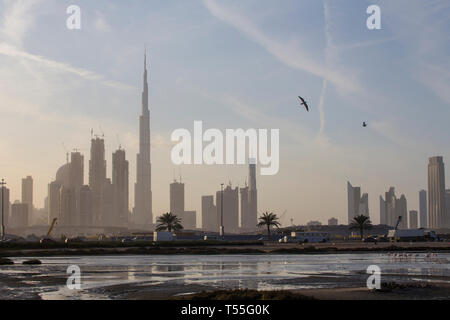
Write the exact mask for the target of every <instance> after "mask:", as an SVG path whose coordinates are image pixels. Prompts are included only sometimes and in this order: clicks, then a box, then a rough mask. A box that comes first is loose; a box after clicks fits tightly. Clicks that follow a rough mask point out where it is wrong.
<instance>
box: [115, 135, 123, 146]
mask: <svg viewBox="0 0 450 320" xmlns="http://www.w3.org/2000/svg"><path fill="white" fill-rule="evenodd" d="M116 137H117V143H118V144H119V150H121V149H122V144H121V143H120V138H119V134H118V133H116Z"/></svg>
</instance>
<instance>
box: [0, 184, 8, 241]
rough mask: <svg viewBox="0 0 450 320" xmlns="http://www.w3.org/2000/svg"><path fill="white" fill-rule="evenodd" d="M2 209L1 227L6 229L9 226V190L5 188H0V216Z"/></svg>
mask: <svg viewBox="0 0 450 320" xmlns="http://www.w3.org/2000/svg"><path fill="white" fill-rule="evenodd" d="M2 192H3V195H2ZM2 207H3V225H4V226H5V227H7V226H8V224H9V189H8V188H7V187H5V186H0V215H1V212H2V211H1V210H2ZM1 222H2V221H0V223H1ZM5 234H6V233H5Z"/></svg>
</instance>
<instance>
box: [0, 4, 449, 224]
mask: <svg viewBox="0 0 450 320" xmlns="http://www.w3.org/2000/svg"><path fill="white" fill-rule="evenodd" d="M372 4H376V5H378V6H379V7H380V9H381V26H382V28H381V30H369V29H368V28H367V26H366V20H367V18H368V17H369V15H368V14H367V13H366V9H367V7H368V6H369V5H372ZM69 5H78V6H79V7H80V9H81V29H80V30H69V29H68V28H67V27H66V20H67V18H68V17H69V14H67V13H66V9H67V7H68V6H69ZM449 30H450V3H449V2H448V1H446V0H428V1H425V0H395V1H392V0H370V1H363V0H351V1H348V0H323V1H322V0H321V1H319V0H301V1H300V0H282V1H277V2H275V1H270V0H245V1H242V0H240V1H237V0H228V1H219V0H191V1H183V0H173V1H163V0H150V1H149V0H133V1H126V2H125V1H118V0H116V1H113V0H97V1H88V0H78V1H77V0H71V1H65V0H0V137H1V138H0V176H1V177H3V178H5V180H6V182H7V183H8V187H9V188H10V189H11V201H14V200H16V199H20V195H21V179H22V178H23V177H25V176H27V175H31V176H33V178H34V187H35V192H34V197H35V205H36V206H37V207H43V205H44V198H45V196H46V193H47V184H48V183H49V182H50V181H52V180H53V179H54V178H55V174H56V171H57V169H58V168H59V167H60V166H61V165H63V164H64V163H65V158H66V152H67V151H66V150H68V151H69V152H70V151H72V150H74V149H78V150H79V151H80V152H82V153H83V154H84V156H85V183H87V181H88V170H87V168H88V160H89V148H90V132H91V129H93V130H94V132H95V133H97V134H100V135H101V134H104V135H105V143H106V154H107V162H108V164H107V165H108V177H111V154H112V153H113V152H114V151H115V150H116V149H117V148H118V147H119V145H121V146H122V147H123V148H124V149H125V150H126V153H127V159H128V160H129V161H130V191H131V193H130V203H133V201H132V199H133V191H134V182H135V180H136V153H137V151H138V145H139V141H138V117H139V113H140V110H141V101H140V100H141V91H142V74H143V54H144V47H146V48H147V55H148V63H149V67H148V68H149V86H150V88H149V91H150V97H149V101H150V113H151V130H152V131H151V132H152V133H151V140H152V146H151V153H152V154H151V161H152V190H153V214H154V216H157V215H160V214H161V213H164V212H167V211H168V210H169V184H170V183H171V182H172V181H173V179H174V176H176V177H178V176H179V175H180V174H181V176H182V181H183V182H184V183H185V184H186V186H185V192H186V209H187V210H197V218H198V220H201V219H200V212H201V196H202V195H212V194H215V192H216V191H217V190H219V189H220V184H221V183H226V184H227V183H229V182H231V183H232V184H233V186H237V185H239V186H243V185H244V183H245V181H246V176H247V171H248V169H247V167H246V166H244V165H222V166H221V165H213V166H206V165H197V166H195V165H182V166H180V167H178V166H174V165H173V164H172V162H171V159H170V152H171V148H172V147H173V145H174V143H173V142H171V140H170V136H171V133H172V132H173V131H174V130H175V129H178V128H186V129H188V130H190V131H192V130H193V124H194V121H196V120H201V121H203V126H204V127H205V128H218V129H220V130H225V129H237V128H243V129H248V128H256V129H280V170H279V172H278V174H276V175H273V176H259V175H258V176H257V185H258V200H259V203H258V210H259V211H260V212H264V211H274V212H276V213H278V214H279V215H281V214H282V213H283V212H285V211H286V214H285V215H284V216H283V219H282V223H283V224H285V225H286V224H289V223H290V219H291V218H293V219H294V223H296V224H304V223H306V222H308V221H310V220H319V221H321V222H322V223H326V222H327V220H328V219H329V218H331V217H336V218H338V219H339V221H340V222H344V223H346V221H347V181H350V182H351V183H352V184H353V185H354V186H361V188H362V192H368V193H369V207H370V215H371V218H372V221H373V222H374V223H378V222H379V200H378V198H379V196H380V195H381V194H384V192H386V191H387V190H388V189H389V187H390V186H395V187H396V191H397V196H400V195H401V194H405V196H406V197H407V200H408V210H414V209H418V192H419V190H421V189H426V188H427V163H428V158H429V157H431V156H436V155H441V156H443V157H444V162H445V163H446V164H450V144H449V141H450V126H449V125H448V124H449V120H450V108H449V105H450V32H449ZM298 95H301V96H303V97H305V98H306V99H307V100H308V102H309V104H310V107H311V111H310V112H309V113H307V112H305V110H303V109H301V108H300V107H299V104H298V101H297V96H298ZM363 121H367V122H368V124H369V126H368V127H367V128H363V127H362V122H363ZM258 171H259V170H258ZM448 177H449V175H447V185H448V184H449V179H448Z"/></svg>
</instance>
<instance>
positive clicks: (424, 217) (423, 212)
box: [419, 190, 428, 228]
mask: <svg viewBox="0 0 450 320" xmlns="http://www.w3.org/2000/svg"><path fill="white" fill-rule="evenodd" d="M427 206H428V204H427V192H426V191H425V190H420V192H419V207H420V227H421V228H427V227H428V214H427Z"/></svg>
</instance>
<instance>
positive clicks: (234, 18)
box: [203, 0, 359, 91]
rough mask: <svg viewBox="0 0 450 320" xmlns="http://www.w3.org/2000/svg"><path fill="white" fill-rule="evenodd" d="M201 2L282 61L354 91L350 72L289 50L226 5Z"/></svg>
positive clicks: (303, 53)
mask: <svg viewBox="0 0 450 320" xmlns="http://www.w3.org/2000/svg"><path fill="white" fill-rule="evenodd" d="M203 3H204V4H205V6H206V8H207V9H208V10H209V12H210V13H211V14H212V15H214V16H215V17H217V18H218V19H220V20H222V21H224V22H226V23H228V24H229V25H231V26H233V27H234V28H236V29H237V30H239V31H240V32H242V33H243V34H245V35H246V36H247V37H248V38H250V39H251V40H252V41H254V42H256V43H258V44H259V45H261V46H262V47H263V48H264V49H265V50H267V52H269V53H270V54H272V55H273V56H274V57H275V58H276V59H277V60H279V61H280V62H282V63H283V64H285V65H287V66H289V67H291V68H293V69H297V70H302V71H305V72H308V73H310V74H313V75H315V76H317V77H320V78H323V79H326V80H327V81H330V82H331V83H333V84H334V85H335V86H337V87H338V88H341V89H344V90H347V91H355V90H358V88H359V86H358V83H357V81H356V80H355V79H354V78H352V77H351V76H350V75H347V74H344V73H341V72H339V71H338V70H334V69H332V68H328V67H325V66H324V65H323V63H322V62H321V61H315V60H314V59H312V58H310V57H309V55H308V54H307V52H305V51H304V50H301V49H299V48H296V49H293V48H292V47H289V46H286V45H284V44H283V43H280V42H278V41H277V40H275V39H272V38H270V37H269V36H267V35H266V34H264V33H263V32H262V31H261V30H260V29H259V28H258V26H257V25H256V24H255V23H253V22H252V21H251V20H249V19H248V18H247V17H246V16H244V15H243V14H241V13H240V12H237V11H235V10H232V9H230V8H227V7H225V6H223V5H221V4H219V3H218V2H216V1H215V0H204V1H203Z"/></svg>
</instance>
